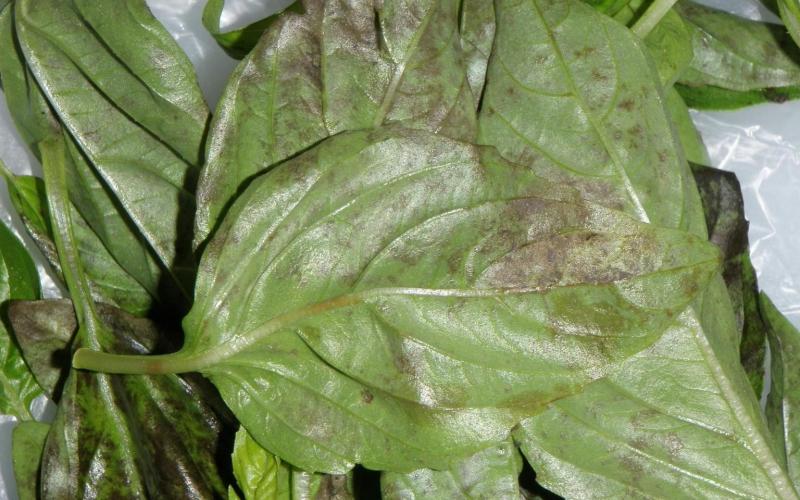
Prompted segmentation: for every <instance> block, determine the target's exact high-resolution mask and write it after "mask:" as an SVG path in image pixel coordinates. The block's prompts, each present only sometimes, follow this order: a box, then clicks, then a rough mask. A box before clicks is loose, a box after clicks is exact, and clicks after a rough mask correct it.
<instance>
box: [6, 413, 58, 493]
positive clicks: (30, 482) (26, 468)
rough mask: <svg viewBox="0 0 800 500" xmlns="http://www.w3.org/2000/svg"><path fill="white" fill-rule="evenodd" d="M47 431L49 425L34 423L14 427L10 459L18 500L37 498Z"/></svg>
mask: <svg viewBox="0 0 800 500" xmlns="http://www.w3.org/2000/svg"><path fill="white" fill-rule="evenodd" d="M49 430H50V426H49V425H47V424H43V423H41V422H34V421H29V422H20V423H19V424H17V426H16V427H14V431H13V432H14V433H13V435H12V438H11V446H12V449H11V458H12V461H13V464H14V479H16V480H17V494H18V495H19V499H20V500H36V499H38V498H39V495H38V491H39V477H40V465H41V463H42V450H43V449H44V442H45V439H47V432H48V431H49Z"/></svg>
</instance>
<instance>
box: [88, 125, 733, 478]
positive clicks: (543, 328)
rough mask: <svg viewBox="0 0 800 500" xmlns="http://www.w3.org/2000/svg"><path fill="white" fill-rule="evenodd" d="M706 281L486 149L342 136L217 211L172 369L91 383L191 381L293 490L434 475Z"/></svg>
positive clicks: (689, 242) (688, 245) (713, 263)
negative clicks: (149, 376) (155, 375)
mask: <svg viewBox="0 0 800 500" xmlns="http://www.w3.org/2000/svg"><path fill="white" fill-rule="evenodd" d="M388 214H391V215H390V216H389V215H388ZM255 228H258V229H257V230H255ZM643 248H648V249H652V252H650V251H647V252H643V251H641V250H642V249H643ZM634 249H636V250H634ZM242 256H246V258H243V257H242ZM530 262H536V263H538V265H535V266H530V265H529V263H530ZM717 262H718V254H717V251H716V249H713V247H711V246H710V245H708V244H706V243H705V242H703V241H702V240H700V239H699V238H695V237H694V236H691V235H689V234H687V233H684V232H680V231H672V230H662V229H658V228H656V227H654V226H650V225H642V224H639V223H637V222H635V221H634V220H632V219H630V218H628V217H627V216H624V215H622V214H619V213H615V212H613V211H609V210H607V209H603V208H601V207H599V206H595V205H591V204H586V203H584V202H582V201H580V200H579V199H577V197H576V196H575V194H574V193H573V192H571V191H569V190H567V191H564V190H563V189H560V188H558V187H556V186H554V185H552V184H549V183H546V182H544V181H542V180H540V179H539V178H537V177H536V176H534V175H532V174H531V173H530V172H529V171H528V170H527V169H526V168H524V167H519V166H516V165H513V164H510V163H507V162H505V161H504V160H502V159H501V158H499V157H498V156H497V154H496V152H495V151H494V150H492V149H487V148H476V147H474V146H472V145H468V144H465V143H459V142H456V141H452V140H449V139H445V138H442V137H441V136H436V135H431V134H429V133H426V132H421V131H409V130H402V129H399V130H398V129H394V130H379V131H374V132H358V133H348V134H340V135H338V136H336V137H334V138H331V139H329V140H327V141H325V142H324V143H322V144H321V145H320V146H318V147H316V148H314V149H312V150H310V151H308V152H307V153H305V154H304V155H302V156H300V157H298V158H297V159H295V160H292V161H290V162H287V163H285V164H283V165H282V166H281V167H279V168H277V169H275V170H273V171H271V172H270V173H268V174H266V175H264V176H262V177H259V178H258V179H257V180H256V181H255V182H254V183H253V184H251V185H250V187H249V188H248V190H247V191H246V192H245V193H244V194H243V195H242V196H241V197H240V199H239V200H238V202H237V203H236V205H234V207H233V209H232V210H231V212H230V213H229V214H228V216H227V217H226V224H224V225H223V226H222V227H221V228H220V231H219V234H217V235H216V236H215V238H214V240H212V242H211V243H210V244H209V246H208V247H207V249H206V252H205V254H204V259H203V261H202V264H201V274H200V281H199V283H198V286H197V297H196V304H195V307H194V308H193V310H192V312H191V313H190V315H189V316H188V317H187V318H186V320H185V321H184V330H185V331H186V343H185V345H184V348H183V350H182V351H181V352H179V353H177V354H174V355H169V356H166V357H162V358H153V359H152V361H149V362H148V361H147V360H142V359H137V358H130V359H126V358H123V359H115V360H114V361H112V362H111V363H109V364H107V365H105V366H104V368H103V369H110V370H124V369H125V366H126V363H131V364H130V365H127V366H130V367H131V368H133V369H134V370H135V369H141V365H142V363H144V364H146V365H147V366H150V367H153V369H156V370H163V371H181V370H200V371H202V372H203V373H205V374H207V375H208V376H209V377H210V378H211V380H212V381H213V382H214V383H215V385H216V386H217V387H218V388H219V389H220V392H221V393H222V395H223V397H224V398H225V400H226V402H227V403H228V405H229V406H230V407H231V408H232V409H233V411H234V413H235V414H236V415H237V417H238V418H239V420H240V421H241V422H242V424H243V425H244V426H245V427H246V428H247V429H248V431H249V432H250V433H251V435H253V437H254V438H255V439H256V440H257V441H258V442H259V443H260V444H261V445H262V446H264V447H265V448H267V449H268V450H270V451H271V452H273V453H275V454H277V455H279V456H281V457H283V458H285V459H286V460H288V461H289V462H290V463H292V464H295V465H297V466H299V467H302V468H303V469H306V470H312V471H324V472H338V473H341V472H344V471H346V470H348V469H349V468H350V467H352V465H353V464H354V463H363V464H364V465H365V466H367V467H369V468H372V469H390V470H400V471H402V470H413V469H417V468H419V467H420V465H425V466H428V467H432V468H437V467H449V466H450V465H451V464H452V463H453V462H455V461H457V460H459V459H460V458H463V457H466V456H467V455H469V454H471V453H472V452H475V451H477V450H479V449H482V448H485V447H486V446H487V445H488V444H490V443H492V442H497V441H498V440H502V439H503V438H504V437H505V435H506V433H507V432H508V429H509V428H510V425H513V422H514V421H515V419H516V418H517V417H516V416H515V415H517V414H519V412H530V411H533V410H535V409H536V408H539V407H541V405H543V404H545V403H546V402H548V401H551V400H553V399H557V398H559V397H563V396H564V395H566V394H569V393H571V392H575V391H577V390H579V389H580V388H581V387H582V386H583V385H584V384H585V383H587V382H588V381H590V380H593V379H595V378H597V377H599V376H602V374H603V373H604V372H605V371H606V369H607V368H608V367H609V365H610V364H611V363H615V362H617V361H620V360H622V359H624V358H626V357H628V356H630V355H631V354H633V353H635V352H637V351H639V350H641V349H643V348H645V347H646V346H647V345H649V344H651V343H652V342H653V341H654V340H655V339H657V338H658V337H659V335H660V334H661V332H662V331H663V328H665V327H666V325H667V324H668V323H669V322H671V321H672V318H674V317H675V315H677V314H678V313H679V312H680V311H681V310H682V309H683V308H685V307H686V306H687V305H688V303H689V301H690V300H691V298H692V296H693V295H694V294H696V293H697V292H698V291H699V290H701V289H702V288H703V287H704V285H705V283H706V281H707V280H708V279H709V277H710V276H711V275H712V274H713V273H715V272H716V269H717V265H718V264H717ZM367 353H368V355H367ZM83 354H87V355H88V358H91V353H85V352H84V353H83ZM101 357H102V356H101ZM80 358H81V353H78V355H77V356H76V359H75V362H76V364H78V365H79V366H84V367H86V366H87V365H85V364H83V363H82V362H81V360H80ZM88 358H85V359H88ZM578 360H580V361H578ZM510 366H513V367H514V368H513V369H509V367H510ZM137 367H138V368H137ZM266 393H269V394H274V396H273V397H263V396H262V395H263V394H266ZM448 408H453V409H448ZM298 416H300V417H299V418H298ZM322 422H325V424H324V425H322ZM389 422H391V424H390V423H389ZM389 429H391V432H387V431H389ZM412 429H413V431H412Z"/></svg>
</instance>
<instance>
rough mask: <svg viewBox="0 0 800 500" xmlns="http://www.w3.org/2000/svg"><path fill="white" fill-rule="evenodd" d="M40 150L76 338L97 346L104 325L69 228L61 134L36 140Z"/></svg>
mask: <svg viewBox="0 0 800 500" xmlns="http://www.w3.org/2000/svg"><path fill="white" fill-rule="evenodd" d="M39 148H40V150H41V153H42V171H43V173H44V183H45V188H46V192H47V205H48V208H49V209H50V211H49V212H50V222H51V224H52V227H53V240H54V241H55V244H56V250H57V252H58V259H59V260H60V261H61V271H62V274H63V275H64V281H66V283H67V289H68V290H69V294H70V296H71V297H72V305H73V307H74V308H75V315H76V316H77V317H78V325H79V326H80V331H79V342H80V343H85V344H86V345H88V346H90V347H93V348H99V347H100V339H101V338H102V337H103V336H104V335H105V327H104V326H103V324H102V322H101V321H100V319H99V316H98V315H97V311H95V308H94V300H93V299H92V293H91V291H90V289H89V283H88V281H87V279H86V274H85V273H84V270H83V264H82V263H81V260H80V255H79V254H78V247H77V244H76V242H75V235H74V233H73V231H72V214H71V211H70V204H69V194H68V190H67V172H66V162H67V154H68V153H67V150H66V145H65V144H64V138H63V137H61V136H58V137H57V138H54V139H48V140H45V141H42V142H40V143H39Z"/></svg>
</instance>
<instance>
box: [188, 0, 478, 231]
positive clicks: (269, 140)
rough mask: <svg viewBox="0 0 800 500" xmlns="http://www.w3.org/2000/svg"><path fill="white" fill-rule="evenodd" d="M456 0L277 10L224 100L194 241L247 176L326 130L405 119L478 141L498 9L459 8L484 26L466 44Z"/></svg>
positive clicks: (472, 23)
mask: <svg viewBox="0 0 800 500" xmlns="http://www.w3.org/2000/svg"><path fill="white" fill-rule="evenodd" d="M484 5H485V4H484ZM459 6H460V1H458V0H442V1H433V0H411V1H406V0H387V1H381V2H378V1H375V0H369V1H365V2H349V1H344V0H330V1H327V2H318V1H305V2H303V11H304V13H303V14H298V13H297V12H294V11H287V12H285V13H284V14H282V15H280V16H279V17H278V18H277V19H276V20H275V21H274V23H272V24H271V25H270V27H269V29H267V31H266V32H265V34H264V36H263V37H262V39H261V40H260V42H259V43H258V45H257V46H256V47H255V48H254V49H253V51H252V52H251V54H250V55H249V56H248V57H247V58H245V59H244V61H242V63H241V64H240V65H239V67H238V68H237V69H236V71H235V72H234V74H233V76H232V78H231V82H230V84H229V85H228V87H227V88H226V89H225V92H224V94H223V96H222V99H221V100H220V104H219V106H218V109H217V113H216V117H215V119H214V122H213V124H212V127H211V132H210V136H209V139H208V152H207V158H208V159H207V163H206V165H205V167H204V169H203V173H202V176H201V178H200V181H199V186H198V200H199V203H198V215H197V221H196V225H197V230H196V234H195V243H196V244H200V243H201V242H202V241H204V240H205V239H206V238H207V237H208V235H209V234H211V232H212V231H213V229H214V227H215V226H216V224H217V222H218V219H219V217H220V215H221V214H222V213H223V212H224V209H225V207H226V206H228V205H229V204H230V202H231V200H232V199H233V198H234V196H235V195H236V193H237V192H238V191H239V190H240V189H241V188H243V187H244V185H245V181H246V180H248V179H249V178H251V177H252V176H254V175H255V174H257V173H259V172H262V171H264V170H265V169H267V168H268V167H270V166H271V165H273V164H275V163H277V162H279V161H282V160H285V159H286V158H289V157H291V156H293V155H295V154H297V153H298V152H300V151H302V150H304V149H306V148H308V147H309V146H312V145H313V144H315V143H316V142H318V141H320V140H321V139H323V138H325V137H327V136H329V135H331V134H335V133H338V132H341V131H344V130H357V129H362V128H370V127H374V126H379V125H382V124H385V123H396V122H402V123H403V124H404V125H405V126H409V127H414V128H422V129H426V130H431V131H434V132H442V133H445V134H446V135H449V136H451V137H457V138H464V139H467V140H469V139H472V138H473V137H474V135H475V107H476V106H477V99H476V98H475V97H474V95H473V91H472V89H471V87H470V85H478V80H480V77H479V75H480V73H481V64H482V61H483V58H484V57H485V56H486V54H482V53H481V51H486V50H487V47H490V46H491V43H490V42H489V43H487V40H486V38H487V37H490V36H491V19H485V16H486V15H487V14H488V13H487V12H485V11H484V10H483V9H482V10H480V11H479V12H480V16H476V17H466V16H467V15H470V14H472V15H474V14H475V11H476V8H475V7H472V8H468V9H466V10H464V16H465V17H464V19H465V20H466V21H465V22H466V24H465V26H464V28H465V29H467V30H473V29H474V30H477V31H476V32H475V33H474V34H472V33H469V32H468V34H467V35H466V36H465V37H464V45H465V46H466V49H463V50H462V38H461V37H460V35H459ZM466 7H469V4H467V5H466ZM464 51H466V55H465V53H464ZM468 75H469V78H468Z"/></svg>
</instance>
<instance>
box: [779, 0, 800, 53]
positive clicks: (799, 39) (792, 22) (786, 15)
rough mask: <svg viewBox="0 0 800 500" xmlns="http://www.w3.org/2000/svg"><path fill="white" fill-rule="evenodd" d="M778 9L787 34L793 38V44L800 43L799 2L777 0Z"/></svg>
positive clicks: (794, 0)
mask: <svg viewBox="0 0 800 500" xmlns="http://www.w3.org/2000/svg"><path fill="white" fill-rule="evenodd" d="M778 10H779V12H780V15H781V19H782V20H783V24H785V25H786V29H787V30H788V31H789V35H791V37H792V38H793V39H794V42H795V44H800V2H798V0H778Z"/></svg>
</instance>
